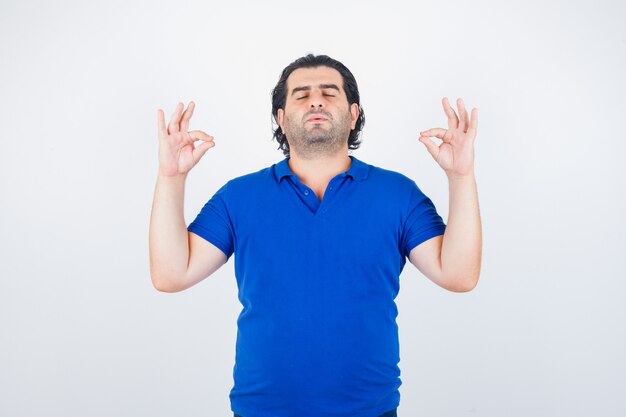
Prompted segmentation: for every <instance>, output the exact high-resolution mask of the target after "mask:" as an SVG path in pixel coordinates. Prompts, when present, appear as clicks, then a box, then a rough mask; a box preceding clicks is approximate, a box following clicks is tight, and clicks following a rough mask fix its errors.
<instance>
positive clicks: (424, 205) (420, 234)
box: [402, 181, 446, 258]
mask: <svg viewBox="0 0 626 417" xmlns="http://www.w3.org/2000/svg"><path fill="white" fill-rule="evenodd" d="M445 230H446V225H445V223H444V222H443V219H442V218H441V216H440V215H439V214H438V213H437V209H436V208H435V205H434V204H433V202H432V201H431V200H430V198H428V197H427V196H426V195H425V194H424V193H423V192H422V191H421V190H420V189H419V187H418V186H417V184H415V181H413V186H412V190H411V199H410V202H409V208H408V210H407V216H406V220H405V222H404V228H403V230H402V251H403V253H404V256H406V257H407V258H408V257H409V254H410V253H411V250H412V249H413V248H415V247H416V246H417V245H419V244H420V243H422V242H425V241H426V240H428V239H431V238H433V237H435V236H439V235H442V234H443V233H444V232H445Z"/></svg>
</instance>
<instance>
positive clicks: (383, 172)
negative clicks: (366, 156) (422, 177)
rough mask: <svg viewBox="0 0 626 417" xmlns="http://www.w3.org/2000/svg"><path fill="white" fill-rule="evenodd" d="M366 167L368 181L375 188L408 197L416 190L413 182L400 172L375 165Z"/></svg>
mask: <svg viewBox="0 0 626 417" xmlns="http://www.w3.org/2000/svg"><path fill="white" fill-rule="evenodd" d="M367 165H368V166H369V174H368V180H369V182H370V183H371V184H372V185H373V186H375V187H376V188H380V189H383V190H388V191H389V192H392V193H394V194H397V193H400V194H408V195H410V194H411V193H413V192H414V191H415V190H416V189H417V184H416V183H415V181H414V180H412V179H411V178H409V177H408V176H406V175H405V174H403V173H401V172H398V171H394V170H392V169H388V168H382V167H379V166H377V165H372V164H367Z"/></svg>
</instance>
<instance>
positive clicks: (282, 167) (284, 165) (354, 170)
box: [274, 155, 368, 182]
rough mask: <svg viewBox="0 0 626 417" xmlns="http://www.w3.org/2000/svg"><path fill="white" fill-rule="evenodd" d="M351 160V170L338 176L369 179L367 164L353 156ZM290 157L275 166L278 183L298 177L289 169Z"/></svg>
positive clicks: (358, 179)
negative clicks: (291, 177) (285, 178)
mask: <svg viewBox="0 0 626 417" xmlns="http://www.w3.org/2000/svg"><path fill="white" fill-rule="evenodd" d="M349 157H350V159H352V163H351V164H350V168H349V169H348V170H347V171H346V172H343V173H341V174H339V175H338V176H339V177H341V176H348V177H351V178H352V179H353V180H356V181H360V180H364V179H365V178H367V172H368V166H367V164H366V163H365V162H363V161H361V160H359V159H357V158H356V157H355V156H353V155H349ZM288 161H289V157H286V158H285V159H283V160H282V161H280V162H278V163H277V164H275V166H274V174H275V176H276V180H277V181H278V182H281V181H282V179H283V178H284V177H287V176H294V177H295V176H296V174H294V173H293V171H291V168H289V164H288Z"/></svg>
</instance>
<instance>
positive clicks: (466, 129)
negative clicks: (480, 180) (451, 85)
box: [419, 97, 478, 177]
mask: <svg viewBox="0 0 626 417" xmlns="http://www.w3.org/2000/svg"><path fill="white" fill-rule="evenodd" d="M442 102H443V111H444V112H445V113H446V116H448V129H443V128H438V127H436V128H432V129H428V130H425V131H423V132H420V137H419V141H420V142H422V143H423V144H424V145H425V146H426V149H427V150H428V152H429V153H430V154H431V155H432V156H433V158H435V161H437V163H438V164H439V166H441V168H443V170H444V171H445V172H446V175H448V177H451V176H453V177H462V176H470V175H473V173H474V142H475V139H476V130H477V128H478V109H476V108H473V109H472V117H471V119H468V117H467V111H466V110H465V106H464V104H463V100H462V99H460V98H459V99H457V102H456V103H457V107H458V109H459V115H460V120H459V117H457V115H456V113H455V112H454V109H453V108H452V107H451V106H450V103H449V102H448V98H447V97H444V98H443V100H442ZM431 136H434V137H436V138H439V139H441V140H442V141H443V142H442V143H441V144H439V145H437V144H436V143H435V142H433V140H432V139H430V137H431Z"/></svg>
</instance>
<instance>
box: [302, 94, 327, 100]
mask: <svg viewBox="0 0 626 417" xmlns="http://www.w3.org/2000/svg"><path fill="white" fill-rule="evenodd" d="M323 95H324V96H326V97H336V96H335V95H333V94H323ZM307 97H308V96H302V97H298V98H297V99H296V100H302V99H303V98H307Z"/></svg>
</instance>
